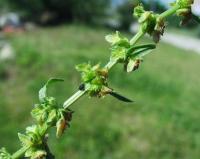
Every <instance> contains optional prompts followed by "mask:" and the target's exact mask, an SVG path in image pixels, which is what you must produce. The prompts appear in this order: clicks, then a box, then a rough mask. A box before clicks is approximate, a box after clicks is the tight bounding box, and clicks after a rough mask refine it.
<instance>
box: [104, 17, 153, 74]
mask: <svg viewBox="0 0 200 159" xmlns="http://www.w3.org/2000/svg"><path fill="white" fill-rule="evenodd" d="M138 14H139V13H138ZM106 40H107V41H108V42H109V43H110V44H111V58H110V60H111V61H117V62H120V63H123V64H124V68H125V70H126V71H127V72H132V71H135V70H136V69H138V68H139V65H140V63H141V62H142V61H143V57H144V56H145V55H147V54H148V53H150V52H151V51H152V50H153V49H155V45H154V44H148V45H140V46H131V44H130V41H129V40H128V39H127V38H126V37H124V36H122V35H121V34H120V33H119V32H118V31H117V32H116V33H115V34H110V35H107V36H106Z"/></svg>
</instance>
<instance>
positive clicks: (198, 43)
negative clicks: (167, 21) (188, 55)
mask: <svg viewBox="0 0 200 159" xmlns="http://www.w3.org/2000/svg"><path fill="white" fill-rule="evenodd" d="M162 41H163V42H166V43H169V44H171V45H174V46H176V47H179V48H182V49H185V50H191V51H194V52H196V53H198V54H200V39H197V38H192V37H188V36H184V35H177V34H172V33H165V35H164V36H163V37H162Z"/></svg>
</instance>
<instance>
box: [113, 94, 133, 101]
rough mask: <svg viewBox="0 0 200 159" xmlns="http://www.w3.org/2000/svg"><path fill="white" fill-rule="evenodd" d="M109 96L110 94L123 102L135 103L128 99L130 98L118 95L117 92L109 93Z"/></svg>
mask: <svg viewBox="0 0 200 159" xmlns="http://www.w3.org/2000/svg"><path fill="white" fill-rule="evenodd" d="M109 94H110V95H111V96H113V97H115V98H117V99H118V100H121V101H123V102H127V103H131V102H133V101H132V100H130V99H128V98H126V97H124V96H122V95H120V94H118V93H116V92H109Z"/></svg>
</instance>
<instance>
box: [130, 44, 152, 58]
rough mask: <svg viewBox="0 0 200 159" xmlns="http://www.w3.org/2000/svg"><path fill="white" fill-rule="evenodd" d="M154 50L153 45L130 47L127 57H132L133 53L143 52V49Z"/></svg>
mask: <svg viewBox="0 0 200 159" xmlns="http://www.w3.org/2000/svg"><path fill="white" fill-rule="evenodd" d="M155 48H156V45H155V44H146V45H139V46H132V47H131V48H130V49H129V50H128V51H127V55H132V54H134V53H135V52H137V51H139V50H144V49H148V50H153V49H155Z"/></svg>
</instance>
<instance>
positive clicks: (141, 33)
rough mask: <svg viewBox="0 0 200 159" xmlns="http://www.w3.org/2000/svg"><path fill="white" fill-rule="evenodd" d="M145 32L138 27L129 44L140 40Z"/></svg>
mask: <svg viewBox="0 0 200 159" xmlns="http://www.w3.org/2000/svg"><path fill="white" fill-rule="evenodd" d="M144 34H145V33H144V32H143V31H142V28H140V29H139V31H138V32H137V34H135V36H134V37H133V38H132V39H131V40H130V44H131V45H134V44H136V43H137V42H138V40H140V38H141V37H142V36H143V35H144Z"/></svg>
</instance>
